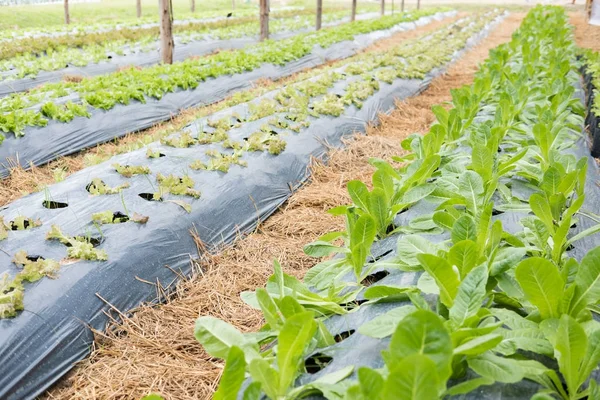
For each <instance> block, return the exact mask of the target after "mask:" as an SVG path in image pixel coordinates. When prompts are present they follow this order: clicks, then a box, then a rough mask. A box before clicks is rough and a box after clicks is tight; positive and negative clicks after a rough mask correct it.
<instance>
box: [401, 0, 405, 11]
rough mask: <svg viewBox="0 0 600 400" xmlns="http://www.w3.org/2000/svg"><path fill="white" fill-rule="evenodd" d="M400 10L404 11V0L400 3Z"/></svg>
mask: <svg viewBox="0 0 600 400" xmlns="http://www.w3.org/2000/svg"><path fill="white" fill-rule="evenodd" d="M400 11H402V12H404V0H402V4H401V5H400Z"/></svg>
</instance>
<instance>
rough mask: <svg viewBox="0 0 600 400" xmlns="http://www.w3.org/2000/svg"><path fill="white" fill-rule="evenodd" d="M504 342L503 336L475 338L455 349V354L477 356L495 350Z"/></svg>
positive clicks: (491, 335)
mask: <svg viewBox="0 0 600 400" xmlns="http://www.w3.org/2000/svg"><path fill="white" fill-rule="evenodd" d="M501 341H502V335H498V334H496V333H489V334H487V335H483V336H475V337H474V338H473V339H471V340H468V341H466V342H464V343H462V344H461V345H460V346H458V347H457V348H455V349H454V354H461V355H469V356H476V355H479V354H481V353H484V352H486V351H488V350H491V349H493V348H494V347H496V346H497V345H498V344H499V343H500V342H501Z"/></svg>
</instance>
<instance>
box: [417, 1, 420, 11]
mask: <svg viewBox="0 0 600 400" xmlns="http://www.w3.org/2000/svg"><path fill="white" fill-rule="evenodd" d="M420 9H421V0H417V10H420Z"/></svg>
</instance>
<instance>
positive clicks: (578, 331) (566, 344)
mask: <svg viewBox="0 0 600 400" xmlns="http://www.w3.org/2000/svg"><path fill="white" fill-rule="evenodd" d="M540 326H541V328H542V330H543V331H544V333H545V334H546V337H547V338H548V340H549V341H550V343H552V345H553V346H554V357H555V358H556V360H557V362H558V369H559V371H560V373H561V374H562V376H563V377H564V378H565V382H566V383H567V388H568V389H569V393H577V391H578V389H579V382H580V375H579V367H580V365H581V363H582V361H583V359H584V357H585V352H586V350H587V345H588V340H587V336H586V334H585V331H584V330H583V328H582V327H581V325H579V323H578V322H577V321H575V319H574V318H573V317H571V316H569V315H566V314H563V315H562V317H561V318H560V320H559V321H558V326H557V325H556V320H550V321H543V322H542V323H541V325H540Z"/></svg>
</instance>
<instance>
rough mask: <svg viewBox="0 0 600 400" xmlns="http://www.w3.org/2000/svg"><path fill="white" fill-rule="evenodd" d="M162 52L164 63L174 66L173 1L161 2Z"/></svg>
mask: <svg viewBox="0 0 600 400" xmlns="http://www.w3.org/2000/svg"><path fill="white" fill-rule="evenodd" d="M159 6H160V7H159V12H160V52H161V58H162V62H163V63H165V64H173V48H174V47H175V42H174V41H173V4H172V3H171V0H159Z"/></svg>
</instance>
